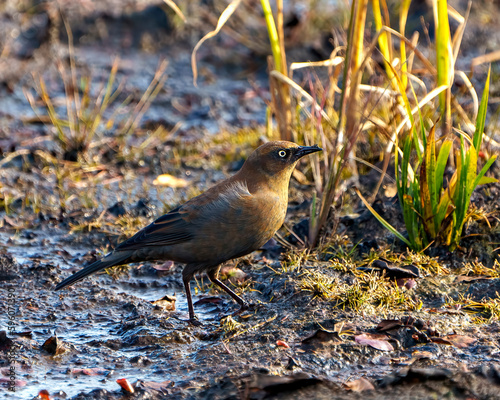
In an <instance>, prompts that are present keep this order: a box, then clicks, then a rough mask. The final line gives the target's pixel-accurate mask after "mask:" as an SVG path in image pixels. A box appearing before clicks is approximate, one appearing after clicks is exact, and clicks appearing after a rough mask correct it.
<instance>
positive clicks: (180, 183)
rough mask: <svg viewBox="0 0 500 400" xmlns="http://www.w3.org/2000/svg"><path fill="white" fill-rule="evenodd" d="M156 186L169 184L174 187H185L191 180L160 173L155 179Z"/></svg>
mask: <svg viewBox="0 0 500 400" xmlns="http://www.w3.org/2000/svg"><path fill="white" fill-rule="evenodd" d="M153 185H155V186H168V187H173V188H184V187H186V186H187V185H189V182H188V181H187V180H185V179H182V178H176V177H175V176H172V175H169V174H162V175H158V176H157V177H156V179H155V180H154V181H153Z"/></svg>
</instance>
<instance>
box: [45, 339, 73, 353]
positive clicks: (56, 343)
mask: <svg viewBox="0 0 500 400" xmlns="http://www.w3.org/2000/svg"><path fill="white" fill-rule="evenodd" d="M42 348H43V349H44V350H45V351H46V352H47V353H49V354H52V355H54V356H58V355H60V354H63V353H64V352H66V351H67V350H68V349H67V348H66V347H65V346H64V344H63V342H62V340H61V339H59V338H58V337H57V336H51V337H50V338H48V339H47V340H46V341H45V343H44V344H43V345H42Z"/></svg>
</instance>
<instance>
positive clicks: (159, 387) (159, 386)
mask: <svg viewBox="0 0 500 400" xmlns="http://www.w3.org/2000/svg"><path fill="white" fill-rule="evenodd" d="M173 385H174V382H172V381H163V382H153V381H148V382H144V381H138V382H137V383H136V385H135V387H139V388H143V389H151V390H156V391H158V392H162V393H163V391H164V390H165V389H168V388H169V387H172V386H173Z"/></svg>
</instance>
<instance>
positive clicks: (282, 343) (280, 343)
mask: <svg viewBox="0 0 500 400" xmlns="http://www.w3.org/2000/svg"><path fill="white" fill-rule="evenodd" d="M276 346H281V347H284V348H285V349H289V348H290V346H289V345H288V343H286V342H284V341H283V340H277V341H276Z"/></svg>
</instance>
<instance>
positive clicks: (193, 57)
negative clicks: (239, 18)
mask: <svg viewBox="0 0 500 400" xmlns="http://www.w3.org/2000/svg"><path fill="white" fill-rule="evenodd" d="M240 3H241V0H233V1H232V2H231V3H229V5H228V6H227V7H226V8H225V10H224V11H223V12H222V14H221V15H220V17H219V20H218V21H217V26H216V27H215V29H214V30H213V31H211V32H208V33H207V34H206V35H205V36H203V37H202V38H201V39H200V40H199V41H198V43H196V46H194V49H193V52H192V53H191V69H192V70H193V84H194V85H195V86H197V85H198V84H197V80H198V67H197V66H196V53H197V52H198V49H199V48H200V47H201V45H202V44H203V43H204V42H205V41H206V40H208V39H210V38H213V37H214V36H216V35H217V34H218V33H219V32H220V30H221V29H222V27H223V26H224V24H225V23H226V22H227V20H228V19H229V17H231V15H232V14H233V13H234V11H235V10H236V9H237V8H238V6H239V5H240Z"/></svg>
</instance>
